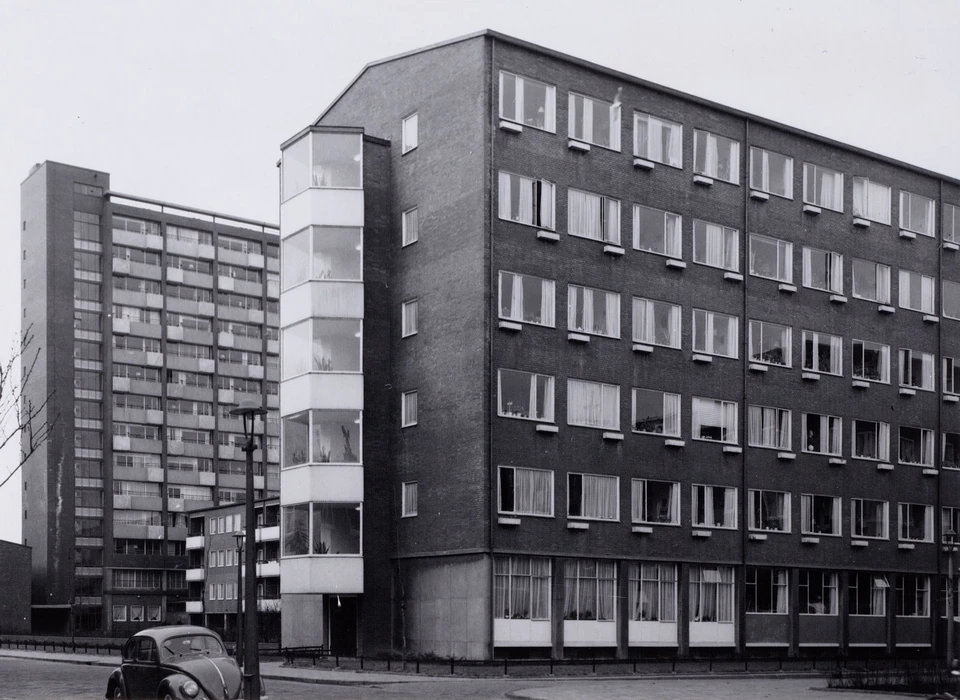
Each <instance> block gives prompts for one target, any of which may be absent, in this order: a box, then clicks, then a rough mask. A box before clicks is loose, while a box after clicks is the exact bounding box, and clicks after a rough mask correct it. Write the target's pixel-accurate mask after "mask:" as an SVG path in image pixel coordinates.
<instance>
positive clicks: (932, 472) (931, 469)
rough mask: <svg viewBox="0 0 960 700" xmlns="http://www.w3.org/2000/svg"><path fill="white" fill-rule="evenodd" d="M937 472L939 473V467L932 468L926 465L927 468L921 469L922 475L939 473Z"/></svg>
mask: <svg viewBox="0 0 960 700" xmlns="http://www.w3.org/2000/svg"><path fill="white" fill-rule="evenodd" d="M939 473H940V470H939V469H933V468H930V467H928V468H927V469H924V470H923V475H924V476H936V475H937V474H939Z"/></svg>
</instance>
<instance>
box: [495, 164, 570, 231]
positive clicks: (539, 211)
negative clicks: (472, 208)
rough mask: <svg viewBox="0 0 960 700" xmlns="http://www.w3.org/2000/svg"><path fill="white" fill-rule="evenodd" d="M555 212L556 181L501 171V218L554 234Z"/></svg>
mask: <svg viewBox="0 0 960 700" xmlns="http://www.w3.org/2000/svg"><path fill="white" fill-rule="evenodd" d="M555 211H556V186H555V185H554V184H553V183H552V182H548V181H546V180H536V179H534V178H529V177H523V176H522V175H514V174H513V173H505V172H503V171H501V172H500V190H499V215H500V218H501V219H503V220H504V221H513V222H515V223H518V224H527V225H528V226H536V227H538V228H545V229H549V230H551V231H552V230H553V229H554V228H555V224H554V221H555V219H554V212H555Z"/></svg>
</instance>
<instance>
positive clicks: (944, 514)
mask: <svg viewBox="0 0 960 700" xmlns="http://www.w3.org/2000/svg"><path fill="white" fill-rule="evenodd" d="M940 530H941V533H940V534H941V536H942V537H943V539H944V541H947V540H948V537H947V535H948V534H949V533H953V534H954V535H957V533H960V508H954V507H951V506H944V507H943V508H941V509H940ZM955 609H960V608H955Z"/></svg>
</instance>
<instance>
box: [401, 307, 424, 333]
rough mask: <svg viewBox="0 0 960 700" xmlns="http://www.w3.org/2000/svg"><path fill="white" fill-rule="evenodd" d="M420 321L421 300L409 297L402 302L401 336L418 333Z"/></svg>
mask: <svg viewBox="0 0 960 700" xmlns="http://www.w3.org/2000/svg"><path fill="white" fill-rule="evenodd" d="M419 321H420V300H419V299H408V300H407V301H405V302H403V303H402V304H400V329H401V335H400V337H401V338H409V337H410V336H412V335H416V334H417V332H418V330H419V329H418V326H419Z"/></svg>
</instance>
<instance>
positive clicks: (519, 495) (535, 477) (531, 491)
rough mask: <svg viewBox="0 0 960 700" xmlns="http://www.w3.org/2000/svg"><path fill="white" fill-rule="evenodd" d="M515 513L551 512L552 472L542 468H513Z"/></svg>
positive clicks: (538, 513) (548, 513)
mask: <svg viewBox="0 0 960 700" xmlns="http://www.w3.org/2000/svg"><path fill="white" fill-rule="evenodd" d="M514 489H515V491H514V493H515V494H516V503H515V505H514V508H515V509H516V512H517V513H523V514H532V515H552V514H553V474H552V472H549V471H545V470H542V469H522V468H520V467H517V468H516V469H514Z"/></svg>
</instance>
